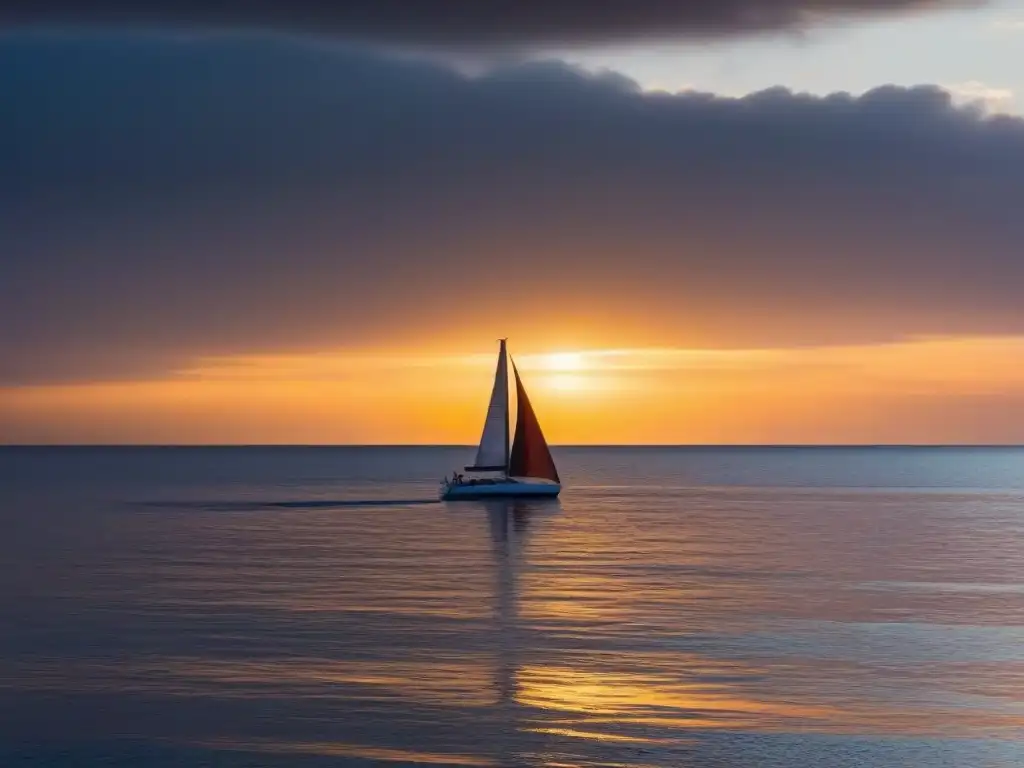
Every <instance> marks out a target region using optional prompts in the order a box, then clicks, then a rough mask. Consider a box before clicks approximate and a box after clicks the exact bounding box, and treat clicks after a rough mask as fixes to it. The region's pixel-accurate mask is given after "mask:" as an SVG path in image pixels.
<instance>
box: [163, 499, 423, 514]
mask: <svg viewBox="0 0 1024 768" xmlns="http://www.w3.org/2000/svg"><path fill="white" fill-rule="evenodd" d="M440 503H441V502H440V501H439V500H438V499H436V498H435V499H309V500H296V501H152V502H147V503H146V504H145V506H149V507H165V508H170V509H204V510H210V511H215V512H256V511H259V510H264V509H342V508H346V507H408V506H416V505H421V504H440Z"/></svg>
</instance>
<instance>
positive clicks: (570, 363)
mask: <svg viewBox="0 0 1024 768" xmlns="http://www.w3.org/2000/svg"><path fill="white" fill-rule="evenodd" d="M544 364H545V365H544V367H545V368H547V369H548V370H551V371H578V370H580V369H581V368H583V355H581V354H580V353H579V352H553V353H551V354H550V355H548V356H547V358H546V359H545V361H544Z"/></svg>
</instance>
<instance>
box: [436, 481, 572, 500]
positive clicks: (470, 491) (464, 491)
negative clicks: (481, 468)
mask: <svg viewBox="0 0 1024 768" xmlns="http://www.w3.org/2000/svg"><path fill="white" fill-rule="evenodd" d="M561 490H562V486H561V485H560V484H558V483H554V482H552V481H550V480H541V479H537V478H533V477H524V478H508V479H505V478H502V479H499V480H478V481H473V480H464V481H463V482H461V483H456V484H451V483H444V484H443V485H442V486H441V500H442V501H459V500H469V499H493V498H506V499H507V498H533V499H537V498H549V499H550V498H554V497H555V496H557V495H558V494H559V492H560V491H561Z"/></svg>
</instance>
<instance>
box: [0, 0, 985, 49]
mask: <svg viewBox="0 0 1024 768" xmlns="http://www.w3.org/2000/svg"><path fill="white" fill-rule="evenodd" d="M980 4H982V3H981V2H978V1H973V0H674V1H672V0H646V2H645V1H644V0H611V2H608V1H607V0H605V1H603V2H594V1H593V0H542V1H538V2H509V1H508V0H433V1H428V0H342V1H341V2H326V1H325V0H321V1H320V2H312V1H311V0H287V1H286V0H262V1H260V0H256V1H255V2H254V1H253V0H233V1H232V0H229V1H227V2H209V0H191V1H188V2H170V1H168V0H165V1H164V2H137V1H136V0H98V2H89V3H83V2H80V1H79V0H9V1H8V2H5V3H4V4H3V6H2V8H0V22H6V23H15V24H18V23H40V22H41V23H50V24H64V23H94V24H121V23H129V24H147V25H167V24H172V25H178V26H184V27H210V26H214V27H231V28H238V27H255V28H263V29H277V30H289V31H290V30H297V31H305V32H316V33H322V34H339V35H343V36H347V37H351V38H356V39H361V40H370V41H375V42H385V43H399V44H413V45H424V44H425V45H434V44H457V45H493V44H500V45H514V46H519V45H527V46H529V45H534V44H545V43H559V42H571V43H594V42H610V41H619V40H624V39H636V38H651V37H659V38H671V37H680V36H691V35H700V36H705V35H721V34H734V33H749V32H757V31H765V30H780V29H792V28H798V27H802V26H805V25H806V24H808V23H815V22H821V21H827V20H834V19H837V18H845V17H851V16H860V15H868V14H891V13H895V12H906V11H917V10H933V9H938V8H944V7H957V6H970V5H980Z"/></svg>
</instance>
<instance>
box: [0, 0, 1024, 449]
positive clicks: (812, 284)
mask: <svg viewBox="0 0 1024 768" xmlns="http://www.w3.org/2000/svg"><path fill="white" fill-rule="evenodd" d="M211 7H214V8H215V9H216V10H215V11H210V10H209V9H210V8H211ZM140 9H141V10H140ZM1022 42H1024V10H1022V11H1016V10H1015V9H1014V7H1013V5H1012V4H1010V3H1005V2H1004V3H998V2H991V3H954V2H946V3H944V2H906V3H899V2H895V3H893V2H885V3H882V2H877V1H876V2H862V1H861V0H783V1H782V2H778V1H776V2H771V3H769V2H761V1H760V0H731V1H730V2H727V3H723V2H711V1H710V0H690V1H689V2H675V3H657V2H650V3H646V4H645V3H629V4H625V3H624V4H620V5H614V4H608V5H607V6H604V10H603V11H602V12H601V13H595V12H594V11H593V6H592V5H591V4H587V3H583V2H570V1H565V2H551V3H547V4H541V5H526V6H523V7H520V6H518V5H515V4H512V5H510V4H507V3H498V2H493V3H491V2H480V0H476V1H475V2H468V0H466V1H465V2H463V1H462V0H451V2H448V3H444V2H437V3H416V4H412V3H405V2H400V1H399V0H381V1H378V2H372V3H371V2H366V3H359V2H353V3H346V4H341V5H340V6H339V5H338V4H322V3H316V2H293V3H288V4H284V3H275V2H271V1H270V0H268V1H267V2H262V3H243V2H226V3H221V4H219V5H216V6H209V5H206V4H201V3H187V2H186V3H170V2H168V3H150V4H146V5H145V6H140V5H139V4H133V3H128V2H116V1H111V2H97V3H92V4H89V7H88V9H86V10H83V6H82V5H81V4H77V3H70V2H48V1H44V2H39V1H38V0H37V1H36V2H24V3H22V2H14V3H7V4H5V6H4V8H3V9H2V10H0V93H3V94H4V99H5V110H4V115H3V118H2V119H0V329H3V330H0V443H15V444H17V443H178V444H184V443H250V444H251V443H303V444H318V443H377V444H380V443H383V444H396V443H459V444H471V443H473V442H474V441H475V440H476V439H477V438H478V436H479V430H480V427H481V425H482V420H483V413H484V410H485V409H486V404H487V398H488V395H489V391H490V380H491V377H492V375H493V369H494V368H493V366H494V357H495V353H496V351H497V344H496V339H497V338H499V337H506V336H507V337H509V348H510V351H511V352H512V354H513V355H514V356H515V357H516V359H517V362H518V363H519V368H520V371H521V372H522V374H523V377H524V382H525V384H526V387H527V390H528V391H529V392H530V394H531V400H532V402H533V405H534V407H535V410H536V411H537V414H538V416H539V418H540V420H541V424H542V426H543V427H544V429H545V433H546V434H547V437H548V439H549V441H550V442H552V443H555V444H559V443H561V444H590V443H643V444H687V443H738V444H744V443H800V444H809V443H871V444H877V443H900V444H917V443H922V444H927V443H983V444H994V443H1020V442H1024V408H1021V406H1022V405H1024V366H1022V365H1020V364H1019V363H1018V361H1020V360H1021V359H1022V355H1021V353H1022V352H1024V311H1022V310H1021V308H1020V302H1019V297H1020V295H1021V292H1022V289H1024V257H1022V246H1024V218H1022V217H1021V216H1020V215H1019V207H1020V204H1019V201H1020V200H1021V199H1022V197H1024V195H1022V193H1024V120H1022V118H1021V117H1020V113H1021V109H1022V108H1024V103H1022V102H1021V101H1020V100H1019V98H1018V95H1019V94H1022V93H1024V81H1022V78H1024V74H1022V73H1024V66H1022V65H1024V46H1022V45H1021V43H1022Z"/></svg>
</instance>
